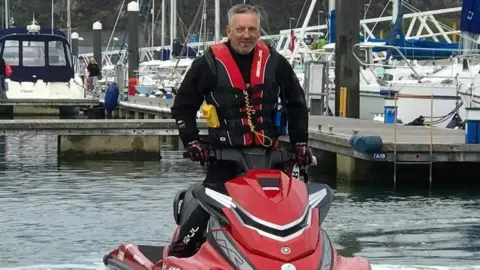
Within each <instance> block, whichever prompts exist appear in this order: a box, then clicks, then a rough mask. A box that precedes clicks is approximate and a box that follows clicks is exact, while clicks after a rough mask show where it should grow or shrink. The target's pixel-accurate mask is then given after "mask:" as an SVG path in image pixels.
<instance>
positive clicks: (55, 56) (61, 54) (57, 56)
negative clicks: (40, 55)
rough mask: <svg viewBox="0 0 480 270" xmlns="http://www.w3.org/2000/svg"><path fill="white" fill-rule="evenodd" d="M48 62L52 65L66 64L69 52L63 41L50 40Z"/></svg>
mask: <svg viewBox="0 0 480 270" xmlns="http://www.w3.org/2000/svg"><path fill="white" fill-rule="evenodd" d="M48 64H49V65H50V66H66V65H67V54H66V53H65V47H64V46H63V42H61V41H58V40H56V41H49V42H48Z"/></svg>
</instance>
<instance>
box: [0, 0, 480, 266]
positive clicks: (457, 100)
mask: <svg viewBox="0 0 480 270" xmlns="http://www.w3.org/2000/svg"><path fill="white" fill-rule="evenodd" d="M11 2H13V1H9V0H6V1H5V2H4V3H2V4H1V5H0V6H1V8H3V9H2V10H3V11H4V13H5V14H3V19H4V20H5V22H2V25H4V26H5V29H3V30H1V31H0V54H1V55H2V57H3V58H4V60H5V62H6V63H7V64H9V65H10V66H11V69H12V73H11V74H10V75H7V74H6V75H5V76H4V78H2V79H4V80H5V84H4V85H5V89H4V91H3V92H2V93H1V95H0V168H1V170H2V174H1V175H0V213H1V214H0V224H2V226H0V239H2V241H3V244H4V245H3V246H2V247H0V270H3V269H14V270H20V269H23V270H33V269H92V270H93V269H95V270H110V269H111V268H108V267H106V266H105V265H104V262H105V258H106V257H104V256H105V254H108V253H109V252H110V251H111V250H112V249H114V248H115V247H117V246H118V245H119V244H120V243H135V244H137V245H152V246H159V245H160V246H162V247H163V246H165V245H168V243H169V242H170V240H171V234H172V232H173V231H174V230H175V226H174V225H175V222H176V221H177V220H176V219H177V216H175V214H174V215H172V201H173V202H174V211H173V213H177V212H178V213H179V212H180V208H178V209H177V208H175V204H176V203H177V204H178V203H179V202H178V201H177V199H178V198H175V194H177V192H179V191H181V190H183V189H186V188H188V187H190V186H191V185H193V184H198V183H201V181H202V180H203V179H204V178H205V172H206V168H205V167H201V166H200V165H199V164H198V163H196V162H192V161H190V160H189V159H188V158H185V156H184V154H185V153H184V152H185V149H184V147H183V142H182V141H181V140H180V138H179V132H178V128H177V124H176V122H175V120H174V119H172V114H171V109H170V108H171V107H172V105H173V103H174V101H175V96H176V94H177V91H178V88H179V86H180V84H181V83H182V80H183V79H184V77H185V74H186V73H187V71H188V70H189V68H190V66H191V65H192V63H193V62H194V60H195V59H196V58H198V57H199V56H201V55H202V54H203V53H204V52H205V49H207V48H208V46H209V45H211V44H215V43H218V42H222V41H225V40H226V38H225V37H222V29H221V27H223V25H222V26H221V23H220V22H221V20H223V19H222V18H223V15H222V16H220V12H223V10H225V8H226V7H224V6H223V5H224V3H223V2H225V1H223V2H221V1H219V0H215V1H206V0H200V1H198V3H195V4H194V6H195V8H197V6H198V9H197V13H196V14H195V16H194V17H192V18H188V20H185V21H183V20H182V12H181V9H182V8H184V5H183V3H182V4H181V6H179V7H177V1H176V0H170V1H166V0H162V1H160V2H161V5H159V3H158V2H159V1H155V0H140V1H128V0H122V1H118V10H109V11H108V12H111V13H118V15H117V18H116V20H115V24H112V25H110V24H109V23H106V22H104V21H100V20H97V17H98V18H101V16H100V15H92V17H91V21H92V22H93V23H92V24H91V26H92V27H91V29H88V31H84V32H85V33H81V31H80V30H79V29H77V28H75V27H72V15H73V16H76V14H71V10H72V9H73V7H72V3H71V1H70V0H67V3H66V4H67V8H66V11H67V16H66V21H67V23H66V25H67V28H66V29H62V30H60V29H58V28H59V24H60V23H59V22H55V23H54V19H56V16H57V15H59V14H58V13H57V14H55V13H54V7H55V8H56V7H57V6H55V5H54V1H53V0H52V7H51V9H52V10H51V20H52V22H51V26H49V25H48V24H49V23H48V22H43V21H42V22H38V21H37V19H36V18H35V16H33V14H32V20H31V21H30V23H29V24H27V25H26V26H22V25H20V26H18V27H14V26H13V25H14V24H13V23H12V22H11V21H13V15H12V9H13V8H12V7H11V4H12V3H11ZM156 2H157V3H156ZM245 2H250V1H245ZM385 2H387V3H386V4H385V5H383V6H382V7H383V10H381V14H380V16H379V17H378V18H370V17H368V16H367V15H368V14H369V10H370V9H371V8H372V7H371V6H373V5H375V3H372V1H370V3H369V4H366V5H364V6H363V7H362V4H361V3H360V2H355V1H354V2H349V4H348V5H346V4H345V3H346V1H342V0H329V1H324V3H323V4H324V5H323V6H322V3H321V1H317V0H305V1H304V3H303V4H304V6H303V8H302V11H301V13H300V14H299V15H298V14H297V15H298V18H294V17H290V18H288V21H287V23H288V24H289V28H288V29H286V26H285V29H283V30H281V31H279V32H278V33H266V32H265V29H266V28H265V27H264V25H263V24H265V21H263V20H264V19H263V18H262V21H261V23H262V27H263V29H262V34H263V35H262V39H263V40H264V41H266V42H267V43H268V44H269V45H271V46H272V47H273V48H275V49H276V50H277V51H278V52H279V53H280V54H281V55H283V56H284V57H285V58H286V59H287V60H288V61H289V62H290V64H291V65H292V67H293V69H294V71H295V73H296V75H297V78H298V80H299V82H300V84H301V85H302V87H303V89H304V91H305V96H306V100H307V106H308V109H309V139H308V140H309V141H308V146H309V148H310V149H311V151H312V153H313V154H314V155H315V157H316V163H315V165H314V166H310V167H309V168H308V173H309V179H310V183H311V184H312V186H313V187H315V184H316V183H322V184H328V185H329V186H331V188H333V190H334V193H335V194H334V200H333V204H332V208H331V209H330V210H329V214H328V216H327V218H326V220H325V222H324V223H321V222H320V223H319V224H318V225H319V227H320V225H321V228H322V229H325V230H326V231H327V232H328V235H329V237H330V240H331V244H332V246H333V247H334V249H332V250H338V252H339V254H340V255H341V256H347V257H351V256H361V257H364V258H366V259H368V261H369V262H370V263H371V265H372V270H398V269H402V270H424V269H429V270H447V269H448V270H450V269H452V270H453V269H458V270H467V269H468V270H475V269H480V262H479V259H478V258H480V227H479V226H478V222H479V221H480V215H479V211H478V207H479V206H480V205H479V203H478V201H479V199H480V197H479V196H478V187H479V186H480V181H478V176H477V175H476V173H475V172H476V171H477V167H478V164H480V107H478V104H479V102H480V94H479V93H478V90H476V89H477V88H478V87H477V86H478V85H479V84H480V61H479V59H480V58H479V57H478V56H479V55H480V54H479V46H478V44H480V36H479V35H480V27H478V26H479V25H480V20H479V19H478V16H472V14H473V12H476V11H477V10H478V8H479V7H480V1H475V0H464V1H463V3H461V5H462V6H459V7H447V8H444V9H438V10H418V9H417V8H416V7H415V6H413V4H412V3H409V2H408V1H401V0H391V1H385ZM178 3H180V2H178ZM300 4H301V3H300ZM377 4H378V3H377ZM77 5H78V3H73V6H77ZM179 5H180V4H179ZM209 5H211V6H214V7H210V6H209ZM260 5H263V4H260ZM320 6H322V7H320ZM1 8H0V9H1ZM373 8H374V7H373ZM475 8H476V9H475ZM167 9H168V10H167ZM263 9H264V7H262V16H263V15H265V14H264V13H265V12H272V11H269V10H267V11H264V10H263ZM362 9H363V12H360V11H361V10H362ZM377 11H379V10H377ZM62 12H63V10H62ZM93 12H95V11H93ZM102 12H103V11H102ZM13 13H14V12H13ZM168 13H170V14H168ZM210 14H212V15H213V16H212V17H210ZM362 14H363V15H364V16H363V18H362V16H361V15H362ZM270 15H272V14H270ZM277 15H278V14H275V16H277ZM316 15H317V17H318V18H315V17H316ZM62 16H63V15H62ZM288 16H294V15H292V14H289V15H288ZM121 17H122V19H123V20H124V21H125V22H126V23H124V24H121V23H120V24H118V22H119V18H121ZM123 17H124V18H123ZM323 17H325V18H324V19H325V20H324V21H322V20H321V19H322V18H323ZM453 17H455V19H452V18H453ZM456 17H458V18H460V21H461V22H462V23H461V25H460V28H459V29H457V28H458V27H457V22H459V20H458V19H457V18H456ZM102 18H103V17H102ZM159 18H161V19H159ZM343 18H348V20H345V19H343ZM183 19H186V18H183ZM211 19H213V20H214V23H212V24H210V23H209V20H211ZM317 19H318V22H316V23H314V24H312V21H317ZM467 19H468V20H467ZM62 20H63V18H62ZM105 21H107V20H105ZM294 21H296V25H295V26H292V22H294ZM357 21H358V22H359V24H357V23H356V22H357ZM62 22H63V21H62ZM465 22H467V23H465ZM150 23H151V25H150ZM189 23H191V25H188V24H189ZM222 23H223V21H222ZM287 23H286V24H287ZM382 23H383V24H389V26H388V27H390V28H391V31H388V34H387V36H386V37H384V33H383V31H384V29H385V28H381V29H380V30H379V28H380V27H379V26H378V25H379V24H382ZM210 26H214V29H213V30H214V31H213V32H209V30H210V29H209V27H210ZM49 27H51V28H49ZM167 27H169V28H170V29H169V31H168V32H169V33H166V32H167V29H166V28H167ZM177 27H178V28H179V29H177ZM120 28H121V29H120ZM64 30H65V31H64ZM82 31H83V30H82ZM109 31H111V33H108V32H109ZM87 32H88V34H87ZM105 33H107V34H109V35H110V36H109V37H108V36H107V37H106V36H105ZM139 33H140V34H139ZM353 33H354V34H353ZM356 33H361V34H360V35H357V34H356ZM209 34H210V36H211V38H210V36H209ZM211 34H213V35H211ZM82 35H83V37H82ZM121 35H123V37H122V36H121ZM157 36H160V38H158V37H157ZM84 38H85V39H86V42H83V41H84ZM147 39H148V42H147V44H148V46H150V47H142V46H140V44H145V40H147ZM107 40H108V42H107ZM321 42H324V43H322V44H323V45H319V44H320V43H321ZM86 43H88V46H86V45H85V44H86ZM80 50H82V52H80ZM85 50H86V51H88V52H85ZM92 60H93V61H92ZM92 64H94V66H95V65H98V68H99V70H100V73H101V76H98V77H96V76H94V77H93V78H92V77H89V73H90V72H91V70H92V68H91V65H92ZM87 66H89V67H88V68H87ZM81 69H85V70H83V72H82V70H81ZM86 69H88V71H86ZM81 76H86V79H85V78H83V77H81ZM0 83H3V82H0ZM202 118H203V117H202V116H201V113H200V112H198V113H197V127H198V129H199V134H200V136H201V138H202V140H205V141H208V127H207V124H206V122H205V120H204V119H202ZM279 140H280V146H281V147H284V148H285V149H290V148H291V145H290V142H289V137H288V134H287V135H283V136H281V137H280V138H279ZM239 177H240V176H239ZM262 177H264V176H262ZM252 179H255V178H252ZM258 179H259V180H258V183H260V182H261V181H260V178H258ZM291 181H292V182H288V183H295V185H297V184H298V183H296V181H298V180H296V179H293V180H291ZM306 182H308V181H306ZM255 183H256V185H257V186H258V183H257V182H255ZM282 183H283V182H282ZM285 183H287V182H285ZM306 184H309V183H306ZM286 186H289V187H291V185H290V184H287V185H286ZM312 186H308V188H307V191H308V192H310V191H311V190H310V189H311V187H312ZM274 188H278V190H281V189H283V188H285V187H283V186H282V185H280V184H279V186H278V187H277V186H275V187H274ZM262 190H263V191H264V190H266V189H265V187H263V186H262ZM299 190H300V189H299ZM282 191H283V190H282ZM206 193H207V192H205V194H206ZM265 193H266V191H265ZM290 193H292V194H293V193H295V192H290ZM315 194H316V193H312V194H310V193H308V200H307V201H308V204H306V205H308V207H309V208H310V207H312V209H314V208H316V205H315V206H313V204H312V201H314V199H312V198H313V197H315V196H319V195H318V194H317V195H315ZM214 195H215V194H214ZM312 195H314V196H312ZM215 196H216V195H215ZM215 196H213V197H211V198H212V199H213V200H216V201H217V202H219V201H218V200H217V199H216V198H215ZM222 196H226V198H229V199H230V200H231V202H232V205H234V204H235V203H237V202H235V197H234V196H233V194H229V195H228V196H227V195H222ZM229 196H231V197H229ZM269 196H270V195H269ZM272 196H273V195H272ZM275 196H277V195H275ZM282 196H283V195H282ZM285 196H286V195H285ZM325 196H326V195H325ZM311 197H312V198H311ZM197 200H199V199H198V198H197ZM322 200H323V198H322V199H320V200H319V202H320V201H322ZM272 201H273V200H272ZM180 203H181V204H180V205H182V204H183V199H182V201H181V202H180ZM296 203H297V204H299V203H298V202H296ZM317 203H318V202H317ZM212 205H214V204H212ZM229 207H231V206H228V205H227V206H225V205H223V206H221V209H222V210H221V211H230V210H229V209H230V208H229ZM262 207H263V208H265V206H264V205H263V204H262ZM283 207H284V208H283V210H284V211H285V212H284V214H285V215H286V213H287V209H288V211H290V210H291V208H292V209H293V208H294V207H293V206H292V207H290V206H289V205H283ZM263 208H262V209H260V210H263ZM20 209H21V210H20ZM232 209H233V208H232ZM279 209H280V208H278V209H276V210H278V211H283V210H281V209H280V210H279ZM320 209H322V208H320V207H319V210H318V211H320V212H323V210H320ZM269 211H270V209H269ZM309 211H314V210H309ZM315 211H316V210H315ZM327 211H328V208H327ZM270 212H271V211H270ZM19 213H20V214H19ZM235 213H236V212H235ZM305 213H306V212H305ZM268 214H270V213H268ZM320 214H322V213H320ZM304 215H305V214H304ZM172 217H174V218H172ZM216 218H217V217H215V216H214V218H213V219H212V220H216ZM257 218H258V217H257ZM309 218H311V217H310V216H309ZM315 218H316V217H315ZM315 218H312V220H314V219H315ZM174 219H175V220H174ZM233 220H235V219H233ZM259 220H260V221H262V219H259ZM266 220H267V219H265V222H267V223H268V222H269V223H270V224H273V225H276V223H272V222H273V221H272V222H270V221H266ZM174 221H175V222H174ZM222 226H224V225H222ZM229 226H233V225H232V224H230V225H229ZM262 226H263V225H262ZM278 226H280V225H278ZM285 226H287V225H285ZM292 226H293V225H292ZM267 227H268V226H267ZM281 227H284V226H281ZM252 228H253V227H252ZM271 228H273V227H271ZM292 228H293V227H290V228H289V229H292ZM308 229H310V228H308ZM220 230H221V229H220ZM282 230H283V229H282ZM257 232H258V231H257ZM260 232H262V233H263V232H265V231H260ZM302 234H305V233H303V231H302ZM258 235H260V233H259V234H258ZM258 235H255V237H257V236H258ZM290 236H291V235H290ZM215 237H217V236H215ZM302 237H304V236H302ZM322 239H323V234H322ZM262 240H263V241H264V242H265V241H266V238H265V237H264V236H262ZM215 241H216V240H215ZM269 241H270V240H269ZM319 241H320V240H319ZM322 241H325V240H322ZM319 243H320V242H319ZM275 244H278V243H275ZM322 244H323V243H322ZM234 248H235V249H236V250H237V248H236V247H234ZM287 248H288V247H287ZM126 249H127V248H126ZM162 249H163V248H162ZM292 250H293V249H292ZM323 250H325V249H323ZM281 252H282V253H283V255H287V253H286V252H287V251H285V249H284V247H282V250H281ZM284 252H285V253H284ZM289 252H290V249H289V248H288V253H289ZM295 252H297V251H296V250H295ZM324 252H325V251H324ZM277 253H278V250H277ZM110 254H113V253H110ZM157 255H158V254H157ZM240 255H242V254H240ZM123 256H124V254H123V255H120V253H119V254H118V257H117V258H116V259H119V257H123ZM322 256H323V255H322ZM102 257H103V261H104V262H103V263H102ZM115 257H116V256H115ZM321 258H323V257H321ZM113 259H115V258H113ZM119 260H123V258H122V259H119ZM135 260H136V259H135ZM297 262H298V261H297ZM139 263H140V264H142V265H143V263H141V262H139ZM294 263H295V262H294V261H292V266H293V264H294ZM321 263H324V261H323V259H322V260H321ZM289 265H290V264H289V263H286V264H283V265H282V269H284V268H285V267H286V266H289ZM163 266H165V265H163ZM297 267H298V266H297ZM162 269H163V268H162ZM172 269H173V268H172ZM286 269H291V268H286ZM322 269H323V268H322ZM293 270H295V267H294V266H293ZM329 270H332V269H330V268H329Z"/></svg>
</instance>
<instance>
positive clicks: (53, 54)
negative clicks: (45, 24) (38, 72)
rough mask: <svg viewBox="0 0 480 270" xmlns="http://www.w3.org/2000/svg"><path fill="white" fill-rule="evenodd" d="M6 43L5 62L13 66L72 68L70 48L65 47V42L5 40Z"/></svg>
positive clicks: (4, 50)
mask: <svg viewBox="0 0 480 270" xmlns="http://www.w3.org/2000/svg"><path fill="white" fill-rule="evenodd" d="M4 42H5V43H4V49H3V58H4V60H5V62H7V63H9V64H10V65H12V66H24V67H46V66H67V67H71V63H72V60H71V54H70V52H69V47H68V46H65V44H64V42H62V41H61V40H50V41H26V40H22V41H19V40H5V41H4ZM20 45H21V46H20ZM20 52H22V53H21V54H20ZM47 52H48V53H47ZM47 54H48V57H47ZM20 55H21V56H20ZM20 58H21V59H20ZM67 59H68V60H67Z"/></svg>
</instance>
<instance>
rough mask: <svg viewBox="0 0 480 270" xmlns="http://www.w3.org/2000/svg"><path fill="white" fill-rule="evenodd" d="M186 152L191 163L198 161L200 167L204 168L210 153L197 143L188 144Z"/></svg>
mask: <svg viewBox="0 0 480 270" xmlns="http://www.w3.org/2000/svg"><path fill="white" fill-rule="evenodd" d="M187 152H188V153H189V154H190V159H191V160H192V161H200V165H202V166H204V165H205V163H207V162H208V161H209V159H210V152H209V151H208V149H207V148H206V147H205V146H204V145H202V144H201V143H200V142H199V141H192V142H189V143H188V147H187Z"/></svg>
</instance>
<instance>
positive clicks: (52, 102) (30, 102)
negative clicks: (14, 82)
mask: <svg viewBox="0 0 480 270" xmlns="http://www.w3.org/2000/svg"><path fill="white" fill-rule="evenodd" d="M99 104H100V100H99V99H98V98H97V99H95V98H80V99H69V98H64V99H0V106H52V107H61V106H95V105H99Z"/></svg>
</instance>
